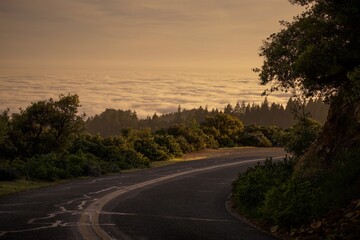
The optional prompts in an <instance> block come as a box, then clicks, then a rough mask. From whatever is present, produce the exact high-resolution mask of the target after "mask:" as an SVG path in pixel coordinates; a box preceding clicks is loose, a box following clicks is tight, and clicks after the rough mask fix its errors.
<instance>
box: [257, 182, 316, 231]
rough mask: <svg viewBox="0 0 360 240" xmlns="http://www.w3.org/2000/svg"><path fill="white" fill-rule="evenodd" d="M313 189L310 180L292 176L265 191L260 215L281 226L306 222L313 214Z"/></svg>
mask: <svg viewBox="0 0 360 240" xmlns="http://www.w3.org/2000/svg"><path fill="white" fill-rule="evenodd" d="M314 191H316V189H314V187H313V185H312V183H311V182H310V181H307V180H303V179H299V178H297V177H294V176H293V177H292V178H290V179H289V180H287V181H286V182H285V183H283V184H281V185H280V186H272V187H271V188H270V189H269V190H268V191H267V192H266V193H265V197H264V203H263V204H264V205H263V207H262V209H261V211H262V215H263V216H264V217H265V218H267V219H268V220H269V221H271V222H272V223H273V224H275V225H280V226H282V227H292V226H299V225H301V224H306V223H307V222H309V221H310V218H311V217H312V215H313V214H314V204H315V200H316V198H315V196H316V195H315V193H314Z"/></svg>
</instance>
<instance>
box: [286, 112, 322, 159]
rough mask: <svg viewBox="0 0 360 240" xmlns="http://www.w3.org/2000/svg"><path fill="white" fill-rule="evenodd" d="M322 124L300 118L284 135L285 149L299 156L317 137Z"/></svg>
mask: <svg viewBox="0 0 360 240" xmlns="http://www.w3.org/2000/svg"><path fill="white" fill-rule="evenodd" d="M321 129H322V125H321V124H320V123H319V122H316V121H315V120H312V119H310V118H302V119H300V120H299V122H298V123H297V124H295V125H294V126H293V127H291V128H290V129H289V131H288V132H287V133H286V134H285V135H284V139H283V141H284V143H285V150H286V151H287V152H290V153H292V154H294V155H295V156H301V155H302V154H304V153H305V151H306V149H308V147H309V146H310V145H311V144H312V143H313V142H314V141H315V140H316V139H317V137H318V136H319V134H320V132H321Z"/></svg>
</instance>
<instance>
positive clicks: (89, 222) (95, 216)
mask: <svg viewBox="0 0 360 240" xmlns="http://www.w3.org/2000/svg"><path fill="white" fill-rule="evenodd" d="M281 158H283V157H273V158H272V159H273V160H275V159H281ZM264 160H265V158H264V157H263V158H258V159H252V160H244V161H240V162H233V163H224V164H220V165H216V166H211V167H204V168H199V169H193V170H187V171H184V172H180V171H179V170H178V171H177V173H174V174H170V175H167V176H163V177H159V178H155V179H152V180H148V181H145V182H141V183H137V184H134V185H131V186H128V187H126V188H121V189H119V190H117V191H114V192H111V193H109V194H107V195H105V196H103V197H101V198H99V199H98V200H97V201H95V202H93V203H92V204H90V205H89V206H88V207H87V208H86V209H85V210H84V211H83V212H82V214H81V216H80V225H79V226H80V229H79V231H80V233H81V235H82V237H83V238H84V239H87V240H92V239H94V240H95V239H102V240H106V239H110V240H111V239H112V237H111V236H110V235H109V234H108V233H107V232H106V231H104V230H103V229H102V228H101V226H100V225H99V215H100V214H101V210H102V208H103V207H104V206H105V205H106V204H107V203H109V202H110V201H111V200H113V199H115V198H117V197H119V196H121V195H123V194H125V193H127V192H129V191H132V190H136V189H139V188H143V187H146V186H149V185H152V184H155V183H158V182H162V181H165V180H168V179H171V178H176V177H180V176H184V175H188V174H193V173H198V172H205V171H211V170H215V169H220V168H226V167H231V166H236V165H243V164H247V163H254V162H262V161H264Z"/></svg>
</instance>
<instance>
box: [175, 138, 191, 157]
mask: <svg viewBox="0 0 360 240" xmlns="http://www.w3.org/2000/svg"><path fill="white" fill-rule="evenodd" d="M175 139H176V142H177V143H178V144H179V146H180V148H181V151H182V152H183V153H189V152H192V151H194V148H193V146H191V145H190V144H189V142H188V141H187V140H186V138H185V137H184V136H178V137H176V138H175Z"/></svg>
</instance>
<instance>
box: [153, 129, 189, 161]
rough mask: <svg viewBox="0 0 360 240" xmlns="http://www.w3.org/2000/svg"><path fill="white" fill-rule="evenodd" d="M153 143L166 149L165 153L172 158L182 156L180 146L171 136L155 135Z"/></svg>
mask: <svg viewBox="0 0 360 240" xmlns="http://www.w3.org/2000/svg"><path fill="white" fill-rule="evenodd" d="M155 142H156V143H157V144H159V145H160V146H162V147H164V148H166V150H167V153H168V154H170V155H171V156H172V157H179V156H182V154H183V153H182V151H181V147H180V144H179V143H178V142H177V141H176V139H175V138H174V137H173V136H172V135H168V134H162V135H160V134H156V135H155Z"/></svg>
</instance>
